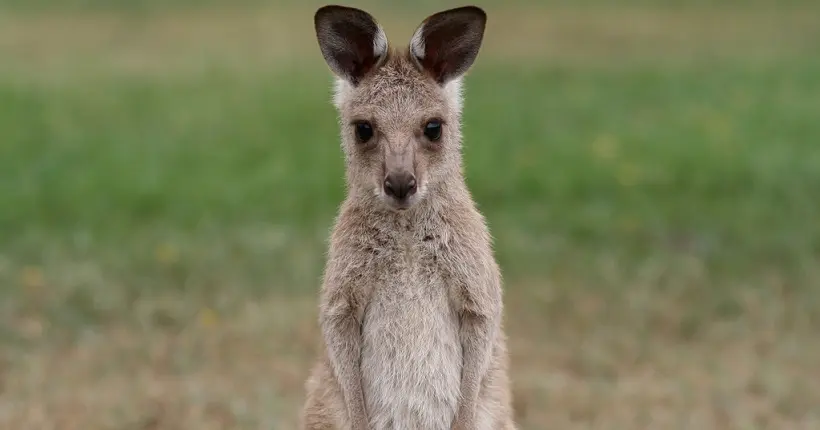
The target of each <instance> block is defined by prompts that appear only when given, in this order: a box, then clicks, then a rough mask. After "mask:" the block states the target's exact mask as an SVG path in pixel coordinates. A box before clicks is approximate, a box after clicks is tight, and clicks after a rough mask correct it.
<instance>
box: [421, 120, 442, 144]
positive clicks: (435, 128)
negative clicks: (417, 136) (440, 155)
mask: <svg viewBox="0 0 820 430" xmlns="http://www.w3.org/2000/svg"><path fill="white" fill-rule="evenodd" d="M424 135H425V136H427V139H430V141H431V142H435V141H437V140H439V139H441V121H438V120H432V121H428V122H427V124H426V125H425V126H424Z"/></svg>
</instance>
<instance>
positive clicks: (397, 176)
mask: <svg viewBox="0 0 820 430" xmlns="http://www.w3.org/2000/svg"><path fill="white" fill-rule="evenodd" d="M384 192H385V193H386V194H387V195H388V196H393V197H395V198H396V199H399V200H404V199H405V198H407V197H409V196H412V195H413V194H415V193H416V177H415V176H413V174H412V173H408V172H401V173H390V174H389V175H387V177H386V178H385V179H384Z"/></svg>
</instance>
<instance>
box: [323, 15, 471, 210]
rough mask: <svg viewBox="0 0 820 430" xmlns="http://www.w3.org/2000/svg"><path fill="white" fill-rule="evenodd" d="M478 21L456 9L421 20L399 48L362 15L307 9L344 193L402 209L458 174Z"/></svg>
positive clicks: (371, 21) (370, 17) (421, 198)
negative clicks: (327, 79)
mask: <svg viewBox="0 0 820 430" xmlns="http://www.w3.org/2000/svg"><path fill="white" fill-rule="evenodd" d="M485 21H486V16H485V15H484V12H482V11H481V10H480V9H478V8H474V7H464V8H459V9H453V10H449V11H446V12H441V13H439V14H436V15H432V16H430V17H428V18H427V19H426V20H424V21H423V22H422V24H421V25H420V26H419V27H418V28H417V29H416V31H415V33H414V35H413V37H412V38H411V40H410V42H409V44H408V45H407V47H406V48H405V49H403V50H391V49H390V47H389V44H388V41H387V37H386V36H385V34H384V31H383V30H382V29H381V27H380V26H379V25H378V23H377V22H376V21H375V19H373V17H372V16H370V15H369V14H367V13H366V12H364V11H361V10H358V9H354V8H348V7H343V6H326V7H324V8H321V9H319V11H318V12H317V13H316V18H315V24H316V33H317V38H318V41H319V46H320V48H321V51H322V54H323V56H324V58H325V61H326V62H327V64H328V65H329V66H330V69H331V70H332V71H333V72H334V74H335V75H336V77H337V80H336V94H335V97H334V104H335V106H336V108H337V109H338V111H339V114H340V126H341V137H342V147H343V150H344V153H345V156H346V157H345V158H346V161H347V178H348V183H349V185H350V188H351V191H353V192H359V193H366V194H369V195H372V196H373V197H375V198H377V199H378V201H380V202H381V203H382V204H384V205H385V206H386V207H388V208H391V209H394V210H404V209H408V208H410V207H412V206H413V205H415V204H417V203H418V202H419V201H421V200H423V199H424V197H425V195H426V194H427V193H428V192H430V190H431V189H435V187H436V186H437V185H439V184H441V183H442V182H443V181H446V178H447V177H453V176H452V175H453V174H459V173H460V172H459V171H460V169H461V144H460V142H461V135H460V116H461V79H460V78H461V77H462V75H463V74H464V73H466V71H467V69H469V67H470V65H471V64H472V63H473V61H474V60H475V58H476V56H477V55H478V50H479V47H480V45H481V39H482V36H483V32H484V26H485Z"/></svg>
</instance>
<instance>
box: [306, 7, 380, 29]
mask: <svg viewBox="0 0 820 430" xmlns="http://www.w3.org/2000/svg"><path fill="white" fill-rule="evenodd" d="M338 14H342V15H355V14H365V15H366V14H367V12H365V11H363V10H361V9H357V8H355V7H350V6H342V5H338V4H328V5H324V6H322V7H320V8H319V9H316V12H315V13H314V14H313V22H314V24H318V23H319V22H320V21H322V20H323V19H325V18H327V17H331V16H333V15H338Z"/></svg>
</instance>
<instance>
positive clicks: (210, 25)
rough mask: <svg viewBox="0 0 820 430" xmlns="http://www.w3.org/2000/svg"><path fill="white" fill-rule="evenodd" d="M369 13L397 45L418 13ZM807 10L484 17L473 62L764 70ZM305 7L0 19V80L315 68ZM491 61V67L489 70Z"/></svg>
mask: <svg viewBox="0 0 820 430" xmlns="http://www.w3.org/2000/svg"><path fill="white" fill-rule="evenodd" d="M385 9H386V8H384V7H379V8H373V9H369V10H372V12H373V13H374V14H375V15H377V17H378V18H379V19H380V21H382V22H383V24H384V25H385V26H386V27H387V28H388V29H389V31H390V33H391V35H392V36H393V40H394V43H397V44H398V43H404V42H403V41H402V38H404V37H407V38H409V35H410V33H411V32H412V30H413V28H414V27H415V25H417V24H418V22H419V21H420V20H421V19H422V18H423V16H424V13H423V12H418V13H414V14H408V13H400V12H399V11H397V10H385ZM815 9H816V8H813V7H810V6H805V7H803V8H789V9H777V8H773V7H760V6H756V7H749V8H746V9H737V8H735V9H720V8H710V7H704V6H699V7H690V8H682V9H670V8H652V7H649V8H647V7H642V8H636V7H621V8H608V7H594V8H590V7H583V6H576V7H571V6H559V7H551V8H544V7H521V6H516V7H505V8H494V7H488V11H489V13H490V15H491V19H490V21H489V24H488V26H489V28H488V33H487V35H488V37H487V40H486V43H485V47H484V49H483V56H485V58H487V59H488V60H489V59H494V60H495V61H526V62H527V63H528V64H529V63H558V64H577V65H587V66H591V65H597V66H609V67H613V66H614V67H617V66H620V65H623V64H624V63H630V62H635V61H645V62H647V61H648V62H653V63H654V62H664V63H665V62H681V61H683V62H692V61H702V60H711V59H715V58H735V59H737V58H743V59H746V60H750V61H776V60H779V59H781V60H782V59H787V58H794V57H800V56H803V55H809V54H810V53H812V52H814V51H816V49H817V48H818V43H817V40H820V24H818V22H817V20H816V19H813V17H814V16H816V12H817V11H816V10H815ZM312 13H313V9H312V8H310V9H308V8H270V7H268V8H236V9H224V8H217V9H213V8H211V9H194V10H183V11H180V10H176V11H166V12H162V13H153V14H134V13H131V14H129V13H126V12H123V13H114V12H110V11H107V12H83V13H68V12H41V13H27V14H19V13H18V14H14V13H7V14H5V15H3V16H2V17H0V56H1V57H2V58H4V64H3V65H0V71H3V70H5V72H6V73H12V74H20V75H23V76H29V77H30V75H32V74H34V76H44V75H45V76H50V77H52V78H55V77H63V78H65V77H66V76H75V77H77V76H82V75H83V74H86V75H87V74H91V75H92V76H94V75H99V74H107V73H140V74H144V73H152V74H156V73H175V72H182V73H190V72H191V71H192V70H201V69H207V68H209V67H227V68H231V69H237V70H261V71H264V70H270V69H271V68H277V69H278V68H282V67H288V66H292V65H294V64H298V63H304V62H312V63H311V64H314V65H315V66H316V67H320V66H321V64H320V63H321V59H320V58H319V57H318V51H317V48H316V46H315V40H314V39H315V36H314V34H313V29H312V25H311V23H312V21H311V19H312ZM491 61H492V60H491Z"/></svg>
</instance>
